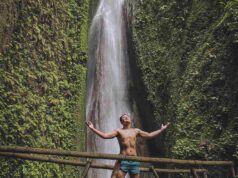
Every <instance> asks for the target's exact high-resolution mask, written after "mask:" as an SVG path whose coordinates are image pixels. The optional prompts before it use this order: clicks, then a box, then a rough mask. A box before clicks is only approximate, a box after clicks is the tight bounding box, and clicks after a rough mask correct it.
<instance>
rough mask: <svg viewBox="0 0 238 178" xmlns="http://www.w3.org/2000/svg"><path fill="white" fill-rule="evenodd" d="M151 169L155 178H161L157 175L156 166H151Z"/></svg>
mask: <svg viewBox="0 0 238 178" xmlns="http://www.w3.org/2000/svg"><path fill="white" fill-rule="evenodd" d="M150 169H151V171H152V173H153V174H154V176H155V178H159V175H158V174H157V172H156V170H155V168H154V166H151V167H150Z"/></svg>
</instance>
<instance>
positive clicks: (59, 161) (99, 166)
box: [0, 152, 207, 174]
mask: <svg viewBox="0 0 238 178" xmlns="http://www.w3.org/2000/svg"><path fill="white" fill-rule="evenodd" d="M0 156H4V157H12V158H19V159H24V160H31V161H40V162H50V163H57V164H66V165H72V166H82V167H84V166H86V164H87V163H85V162H81V161H79V160H65V159H58V158H52V157H49V156H35V155H34V156H33V155H29V154H24V153H12V152H0ZM90 167H91V168H96V169H111V170H113V169H114V166H113V165H108V164H102V163H100V164H99V163H91V166H90ZM140 170H141V172H150V171H151V170H150V168H148V167H141V168H140ZM155 171H156V172H160V173H173V174H177V173H190V170H188V169H158V168H156V169H155ZM196 171H197V172H205V171H207V170H206V169H196Z"/></svg>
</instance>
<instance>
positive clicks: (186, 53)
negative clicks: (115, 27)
mask: <svg viewBox="0 0 238 178" xmlns="http://www.w3.org/2000/svg"><path fill="white" fill-rule="evenodd" d="M133 13H134V15H133V20H132V29H131V33H132V44H133V47H134V56H133V57H134V58H135V59H136V61H135V65H136V66H137V67H138V69H139V72H140V73H141V76H140V79H141V81H142V84H143V85H141V86H144V90H145V92H146V95H147V97H146V98H145V99H144V101H146V102H149V103H150V105H151V107H150V108H151V109H152V110H153V117H150V118H145V119H146V120H145V122H146V123H150V124H151V123H152V124H153V123H161V122H163V123H166V122H171V126H170V128H169V129H168V130H167V132H166V137H165V140H164V143H165V148H166V149H165V150H164V153H163V154H164V155H166V156H169V157H173V158H182V159H213V160H219V159H222V160H235V161H237V160H238V146H237V145H238V110H237V108H238V102H237V101H238V100H237V99H238V61H237V59H238V55H237V53H238V51H237V49H238V48H237V42H238V41H237V39H238V38H237V35H238V34H237V29H238V25H237V21H238V3H237V1H232V0H230V1H221V0H215V1H207V0H192V1H190V0H185V1H178V0H171V1H163V0H157V1H152V0H143V1H137V2H136V5H135V8H134V9H133ZM137 83H138V82H137ZM135 87H136V88H137V89H139V87H140V86H135ZM140 105H143V103H142V102H141V103H140ZM147 106H148V105H146V107H147ZM146 107H145V108H146ZM141 108H143V107H141ZM146 111H147V110H144V111H142V112H146ZM149 127H150V128H154V127H155V124H153V125H150V126H149ZM157 128H159V124H158V126H157ZM202 145H203V146H205V147H206V146H207V149H204V147H203V146H202ZM157 146H158V147H160V145H158V144H157ZM154 151H155V152H156V150H154Z"/></svg>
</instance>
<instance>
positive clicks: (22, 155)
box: [0, 146, 235, 178]
mask: <svg viewBox="0 0 238 178" xmlns="http://www.w3.org/2000/svg"><path fill="white" fill-rule="evenodd" d="M32 154H36V155H32ZM41 155H57V156H67V157H77V158H89V160H88V161H87V162H83V161H79V160H66V159H59V158H53V157H50V156H41ZM0 156H4V157H13V158H19V159H25V160H32V161H41V162H51V163H57V164H67V165H73V166H83V167H85V168H84V171H83V173H82V176H81V177H82V178H85V177H87V173H88V170H89V168H97V169H113V168H114V166H112V165H108V164H101V163H100V164H99V163H93V162H92V159H110V160H129V161H140V162H147V163H163V164H171V163H173V164H180V165H190V169H159V168H154V167H153V166H147V167H145V166H144V167H141V168H140V170H141V171H142V172H152V173H153V175H154V176H155V177H156V178H159V173H169V174H174V173H189V174H192V176H193V178H198V173H202V174H203V177H204V178H207V173H208V171H207V169H195V166H197V165H200V166H201V165H203V166H226V167H227V169H229V172H230V177H231V178H235V169H234V164H233V162H232V161H201V160H179V159H168V158H152V157H139V156H125V155H115V154H103V153H89V152H78V151H67V150H58V149H43V148H32V147H18V146H0Z"/></svg>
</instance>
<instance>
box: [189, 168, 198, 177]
mask: <svg viewBox="0 0 238 178" xmlns="http://www.w3.org/2000/svg"><path fill="white" fill-rule="evenodd" d="M190 171H191V174H192V176H193V178H198V175H197V173H196V171H195V169H194V168H191V169H190Z"/></svg>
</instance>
